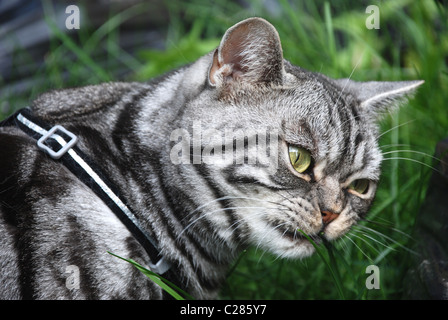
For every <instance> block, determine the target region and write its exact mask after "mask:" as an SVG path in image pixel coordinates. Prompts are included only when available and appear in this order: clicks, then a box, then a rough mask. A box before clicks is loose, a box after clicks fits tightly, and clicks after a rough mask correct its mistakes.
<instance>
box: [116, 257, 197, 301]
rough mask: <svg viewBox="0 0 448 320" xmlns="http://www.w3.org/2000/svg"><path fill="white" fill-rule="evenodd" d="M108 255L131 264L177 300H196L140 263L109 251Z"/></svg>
mask: <svg viewBox="0 0 448 320" xmlns="http://www.w3.org/2000/svg"><path fill="white" fill-rule="evenodd" d="M107 253H109V254H110V255H112V256H114V257H116V258H119V259H121V260H124V261H126V262H129V263H130V264H132V265H133V266H134V267H136V268H137V269H138V270H139V271H141V272H142V273H143V274H144V275H145V276H147V277H148V278H149V279H151V280H152V281H154V283H156V284H157V285H158V286H160V287H161V288H162V289H163V290H165V291H166V292H167V293H168V294H170V295H171V296H172V297H173V298H174V299H176V300H185V299H189V300H194V298H193V297H192V296H191V295H189V294H188V293H187V292H185V291H184V290H182V289H181V288H179V287H178V286H176V285H175V284H174V283H172V282H171V281H168V280H167V279H165V278H163V277H161V276H160V275H158V274H157V273H154V272H152V271H151V270H148V269H146V268H145V267H143V266H142V265H140V264H139V263H137V262H135V261H134V260H132V259H126V258H122V257H120V256H118V255H116V254H114V253H112V252H110V251H107Z"/></svg>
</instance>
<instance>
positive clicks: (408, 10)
mask: <svg viewBox="0 0 448 320" xmlns="http://www.w3.org/2000/svg"><path fill="white" fill-rule="evenodd" d="M73 4H74V5H76V6H77V7H78V8H79V10H80V14H79V29H70V28H67V25H66V22H67V19H71V18H70V17H71V14H72V13H73V12H70V11H69V12H66V9H67V7H68V6H69V5H73ZM370 5H374V6H376V7H377V8H378V16H377V17H376V16H372V14H375V12H371V11H369V12H367V13H366V9H367V7H368V6H370ZM251 16H260V17H263V18H265V19H267V20H268V21H270V22H271V23H272V24H273V25H274V26H275V27H276V28H277V30H278V32H279V34H280V38H281V40H282V45H283V50H284V57H285V58H286V59H288V60H290V61H291V62H292V63H294V64H296V65H299V66H301V67H303V68H305V69H308V70H311V71H317V72H321V73H324V74H326V75H328V76H330V77H334V78H346V77H351V78H352V79H354V80H359V81H367V80H415V79H423V80H425V84H424V85H423V86H422V87H421V88H420V89H419V90H418V93H417V94H416V96H415V98H414V99H413V100H411V101H410V103H409V104H408V105H406V106H404V107H402V108H401V109H400V111H399V112H396V113H394V114H391V115H390V116H388V117H386V118H385V119H384V120H383V121H382V123H381V127H382V132H383V134H382V135H381V137H380V145H381V148H382V151H383V154H384V157H385V161H384V164H383V176H382V180H381V183H380V187H379V190H378V193H377V198H376V200H375V203H374V206H373V208H372V210H371V213H370V215H369V216H368V217H367V220H366V221H363V222H362V223H360V225H359V226H357V227H355V228H354V229H353V230H352V231H351V232H350V233H349V234H348V235H347V236H345V237H344V238H342V239H341V240H339V241H338V242H336V243H333V244H325V245H322V246H321V248H320V250H319V253H320V254H316V255H315V256H314V257H312V258H309V259H305V260H302V261H289V260H282V259H278V258H276V257H274V256H272V255H270V254H269V253H265V252H261V251H260V250H256V249H249V250H248V251H246V252H244V253H243V254H242V255H241V257H240V259H239V260H238V261H237V262H236V263H235V265H234V266H233V267H232V268H231V270H229V274H228V280H227V283H226V285H225V287H224V288H223V291H222V294H221V298H226V299H400V298H416V299H425V298H443V297H445V298H447V297H448V295H447V293H448V292H447V290H448V289H447V288H448V283H447V282H446V281H447V280H446V279H448V258H447V257H448V254H447V244H448V238H447V237H448V204H446V206H445V205H444V204H445V203H446V201H447V200H445V198H446V196H447V194H448V188H447V181H448V178H447V177H448V174H447V172H448V170H447V169H446V168H447V166H446V165H445V166H443V165H441V164H440V163H439V162H440V161H439V160H440V158H443V157H444V156H445V154H446V152H445V151H447V150H448V143H447V142H445V143H443V142H441V141H442V140H443V139H444V138H446V137H448V105H447V103H448V99H447V98H448V8H447V1H445V0H419V1H415V0H394V1H378V0H369V1H359V0H340V1H322V0H319V1H313V0H303V1H298V0H297V1H294V0H261V1H255V0H254V1H251V0H234V1H224V0H215V1H210V0H192V1H180V0H174V1H162V0H154V1H139V0H101V1H63V0H61V1H37V0H0V120H1V119H2V118H4V117H5V116H7V115H9V114H11V113H12V112H13V111H15V110H17V109H19V108H22V107H25V106H27V105H29V104H30V102H31V101H32V100H33V99H34V98H36V97H37V96H38V95H39V94H40V93H42V92H44V91H47V90H50V89H57V88H64V87H73V86H82V85H86V84H95V83H101V82H106V81H146V80H149V79H151V78H152V77H155V76H158V75H160V74H162V73H164V72H166V71H168V70H171V69H174V68H177V67H179V66H181V65H185V64H187V63H190V62H192V61H194V60H196V59H197V58H198V57H200V56H201V55H203V54H205V53H207V52H209V51H211V50H213V49H214V48H216V47H217V46H218V44H219V41H220V37H221V36H222V35H223V34H224V32H225V30H226V29H227V28H229V27H230V26H232V25H233V24H234V23H236V22H238V21H240V20H243V19H244V18H247V17H251ZM372 19H375V21H373V22H375V23H376V22H378V25H376V27H377V28H371V27H370V23H371V22H372ZM438 143H439V144H438ZM436 146H438V151H437V153H435V152H436V151H435V150H436ZM444 188H445V189H444ZM428 199H429V200H428ZM434 203H436V204H439V205H437V206H436V208H435V207H434ZM111 263H115V262H114V261H111ZM369 265H376V266H378V268H379V271H380V289H370V290H369V289H367V288H366V279H367V277H368V276H369V274H366V267H367V266H369ZM443 288H445V289H443ZM444 290H445V291H444Z"/></svg>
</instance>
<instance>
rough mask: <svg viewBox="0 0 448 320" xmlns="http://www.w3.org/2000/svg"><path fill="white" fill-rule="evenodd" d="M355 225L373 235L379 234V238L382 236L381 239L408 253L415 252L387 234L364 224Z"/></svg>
mask: <svg viewBox="0 0 448 320" xmlns="http://www.w3.org/2000/svg"><path fill="white" fill-rule="evenodd" d="M357 227H358V228H360V229H363V230H364V231H367V232H370V233H371V234H373V235H376V236H379V237H381V238H383V239H385V240H387V241H389V242H390V243H391V244H392V245H395V246H398V247H400V248H402V249H404V250H406V251H407V252H409V253H412V254H417V253H416V252H415V251H414V250H412V249H409V248H408V247H406V246H405V245H403V244H402V243H400V242H398V241H397V240H395V239H393V238H391V237H389V236H387V235H385V234H383V233H381V232H379V231H378V230H375V229H372V228H369V227H367V226H364V225H357ZM387 247H388V248H389V249H393V248H392V247H391V246H387ZM393 250H394V249H393Z"/></svg>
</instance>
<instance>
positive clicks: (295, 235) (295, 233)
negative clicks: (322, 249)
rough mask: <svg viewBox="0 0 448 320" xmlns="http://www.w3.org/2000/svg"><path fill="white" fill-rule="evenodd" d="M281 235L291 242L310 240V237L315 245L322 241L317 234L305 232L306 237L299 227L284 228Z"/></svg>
mask: <svg viewBox="0 0 448 320" xmlns="http://www.w3.org/2000/svg"><path fill="white" fill-rule="evenodd" d="M283 236H284V237H285V238H288V239H289V240H290V241H291V242H302V243H303V242H310V239H311V241H313V242H314V244H316V245H319V244H320V243H321V242H322V238H321V237H320V236H319V234H307V237H306V236H305V235H304V234H303V233H302V231H301V230H300V229H296V230H290V229H285V230H284V232H283Z"/></svg>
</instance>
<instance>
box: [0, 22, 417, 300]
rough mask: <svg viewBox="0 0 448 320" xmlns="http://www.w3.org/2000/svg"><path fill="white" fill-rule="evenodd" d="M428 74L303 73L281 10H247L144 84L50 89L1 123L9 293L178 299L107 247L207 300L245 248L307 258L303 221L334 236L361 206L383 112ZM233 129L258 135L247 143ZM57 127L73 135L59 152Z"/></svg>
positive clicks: (0, 285)
mask: <svg viewBox="0 0 448 320" xmlns="http://www.w3.org/2000/svg"><path fill="white" fill-rule="evenodd" d="M421 83H422V81H406V82H365V83H362V82H355V81H352V80H349V79H339V80H334V79H330V78H328V77H326V76H324V75H322V74H318V73H313V72H309V71H306V70H304V69H302V68H300V67H297V66H294V65H292V64H291V63H290V62H288V61H287V60H284V59H283V54H282V47H281V44H280V39H279V36H278V33H277V31H276V29H275V28H274V27H273V26H272V25H271V24H270V23H268V22H267V21H265V20H263V19H261V18H250V19H247V20H244V21H242V22H240V23H238V24H236V25H234V26H233V27H231V28H230V29H228V30H227V32H226V33H225V35H224V37H223V39H222V41H221V43H220V45H219V47H218V48H217V49H216V50H215V51H213V52H211V53H210V54H207V55H205V56H203V57H201V58H200V59H198V60H197V61H196V62H194V63H192V64H190V65H187V66H185V67H182V68H180V69H178V70H174V71H172V72H170V73H168V74H165V75H164V76H162V77H159V78H157V79H155V80H153V81H150V82H148V83H119V82H117V83H105V84H100V85H93V86H86V87H81V88H74V89H64V90H56V91H51V92H47V93H44V94H42V95H40V96H39V97H38V98H37V99H36V100H35V101H33V102H32V104H31V106H30V107H29V108H27V109H24V110H22V111H21V112H19V113H20V114H15V115H13V116H12V118H10V119H9V120H7V121H5V122H4V123H3V124H2V126H1V127H0V150H1V157H0V234H1V237H0V298H1V299H112V298H117V299H161V298H166V297H167V295H166V293H165V292H164V290H162V289H161V288H160V287H159V286H158V285H156V284H155V283H154V282H152V281H151V280H149V279H148V278H146V277H145V276H144V275H143V274H142V273H140V272H139V271H138V270H137V269H135V268H134V267H133V266H132V265H130V264H128V263H125V262H123V261H121V260H119V259H117V258H115V257H113V256H111V255H110V254H108V253H107V252H108V251H110V252H113V253H115V254H118V255H120V256H122V257H126V258H131V259H133V260H136V261H137V262H139V263H141V264H143V265H146V266H154V265H155V264H156V261H154V256H155V257H156V258H157V259H159V258H161V257H163V259H161V260H163V261H161V263H159V264H157V266H154V269H155V271H159V272H160V273H163V276H165V277H166V278H167V279H168V280H171V281H172V282H174V283H175V284H177V285H178V286H179V287H181V288H183V289H184V290H185V291H186V292H188V293H190V294H191V295H192V296H194V297H196V298H200V299H209V298H215V297H216V296H217V294H218V289H219V287H220V285H221V284H222V283H223V281H224V280H225V275H226V271H227V270H228V267H229V265H231V264H232V262H234V260H235V258H236V257H237V256H238V255H239V254H240V253H241V251H242V250H244V249H246V248H247V247H249V246H257V247H259V248H262V249H263V250H267V251H270V252H273V253H274V254H276V255H278V256H281V257H288V258H303V257H307V256H310V255H311V254H313V252H314V248H313V246H312V244H311V243H310V242H309V241H308V240H307V239H306V237H305V236H304V234H303V233H305V234H307V235H308V236H310V237H311V238H313V239H314V240H315V241H317V242H319V241H320V239H321V238H326V239H328V240H334V239H336V238H339V237H341V236H342V235H344V234H345V233H346V232H347V231H348V230H349V229H350V227H351V226H353V225H354V224H356V223H357V221H359V220H360V219H362V218H363V217H364V216H365V215H366V213H367V211H368V209H369V207H370V205H371V203H372V201H373V198H374V195H375V191H376V187H377V184H378V180H379V178H380V165H381V161H382V154H381V152H380V150H379V147H378V143H377V140H378V128H377V121H378V118H380V117H381V115H383V114H385V113H388V112H389V111H390V109H391V108H392V107H393V106H396V105H397V104H398V103H399V102H403V100H405V99H406V97H407V96H408V95H409V94H411V93H412V92H413V91H414V90H415V89H416V88H417V87H418V86H419V85H420V84H421ZM55 125H59V126H61V127H62V128H63V129H65V130H66V131H67V132H68V133H66V132H64V131H61V130H62V129H60V130H58V131H57V132H56V131H53V132H50V128H52V127H53V126H55ZM59 128H60V127H59ZM176 130H177V131H176ZM195 130H196V133H195V132H194V131H195ZM210 130H212V132H213V133H214V136H213V143H212V138H209V139H204V136H207V134H205V132H211V131H210ZM27 131H28V132H27ZM30 131H32V132H31V133H30ZM173 132H181V134H180V135H176V134H173ZM198 132H199V133H198ZM229 132H230V133H233V135H232V134H230V138H228V137H227V140H225V139H224V135H225V133H229ZM235 132H243V133H244V134H247V132H252V133H253V132H255V133H258V134H259V135H258V136H257V138H256V139H253V137H252V136H249V135H247V136H245V137H244V138H243V139H242V140H241V141H242V143H240V142H241V141H238V139H239V136H238V135H237V134H235ZM263 132H264V133H265V135H262V133H263ZM37 133H39V134H37ZM69 133H72V134H73V135H74V136H75V137H76V141H75V138H71V137H70V136H68V134H69ZM216 133H218V134H220V135H221V136H219V137H218V139H216ZM271 133H275V134H271ZM33 134H34V136H33ZM36 135H38V136H39V137H41V136H42V137H43V136H44V135H47V136H46V137H45V139H44V140H43V141H40V142H41V143H43V144H44V145H47V146H46V147H45V146H44V147H42V146H38V145H37V143H36V140H37V139H38V137H37V138H36ZM221 138H222V139H221ZM50 139H52V140H55V141H56V140H57V141H60V140H61V139H62V142H59V143H60V148H61V150H62V149H64V150H62V154H63V156H62V157H61V158H60V159H55V158H57V157H53V156H51V155H50V154H49V153H50V151H49V150H48V149H51V148H50V147H49V146H48V145H49V144H50V142H49V140H50ZM263 139H264V140H263ZM39 140H40V139H39ZM225 141H227V142H225ZM229 141H230V142H229ZM254 141H255V143H254ZM69 142H70V143H71V142H73V145H70V146H68V145H67V144H68V143H69ZM262 142H263V143H264V145H266V147H265V148H260V146H261V145H262ZM220 143H221V145H222V148H221V149H220V148H219V145H220ZM63 146H64V148H63ZM75 148H76V149H75ZM207 148H208V152H207V153H206V155H207V157H204V158H201V157H202V156H203V155H204V152H203V151H205V150H206V149H207ZM241 148H243V150H242V152H241ZM56 151H57V150H56ZM201 152H202V153H201ZM81 154H82V155H84V156H85V159H88V160H85V162H84V163H87V164H89V165H90V168H92V170H93V171H95V172H97V174H96V176H100V177H103V178H104V179H103V181H107V184H108V185H110V186H111V188H110V190H109V189H107V188H106V189H107V190H106V191H105V193H107V194H110V193H113V194H114V195H117V197H119V198H120V199H122V200H121V202H120V201H119V204H118V205H116V206H115V207H117V206H118V207H120V208H121V210H122V211H124V212H125V213H126V214H128V215H129V216H130V217H131V218H129V219H128V222H129V221H132V222H131V223H125V222H126V221H125V222H123V221H124V220H126V218H125V219H124V220H123V219H121V218H120V217H119V215H117V214H116V213H115V212H114V210H113V209H111V206H110V203H109V202H110V201H108V200H105V199H104V198H102V197H100V196H99V195H98V194H99V193H96V192H95V191H93V189H92V187H91V186H90V185H89V182H87V183H86V182H85V181H84V180H83V176H85V175H86V174H85V172H90V171H89V170H87V171H83V172H84V173H81V174H80V175H76V174H75V173H74V172H75V171H74V170H72V168H71V167H70V166H69V165H67V164H66V163H67V162H64V161H62V159H64V157H66V156H69V155H71V156H72V157H73V158H75V155H81ZM229 155H230V156H231V157H230V159H232V161H220V159H221V158H223V157H224V156H229ZM58 156H61V155H58ZM79 157H81V156H79ZM254 157H255V158H254ZM206 158H207V159H208V160H209V161H205V160H206ZM254 159H255V160H254ZM89 174H91V173H89ZM93 175H94V176H95V173H94V174H93ZM101 188H103V190H104V187H101ZM111 190H113V191H111ZM117 197H114V196H111V199H115V198H117ZM113 201H115V200H113ZM123 208H124V209H123ZM115 211H117V210H115ZM135 230H137V232H136V231H135ZM302 232H303V233H302ZM142 235H143V237H142ZM139 238H145V239H146V240H148V239H149V240H150V242H151V243H152V248H153V249H154V248H155V249H156V251H157V254H155V255H154V254H152V256H151V254H148V252H147V250H145V245H144V241H145V239H143V240H141V239H140V240H139ZM150 246H151V245H150ZM159 262H160V261H159ZM75 271H76V272H75ZM75 277H77V279H74V278H75ZM68 278H70V279H71V281H72V282H70V281H68Z"/></svg>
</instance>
